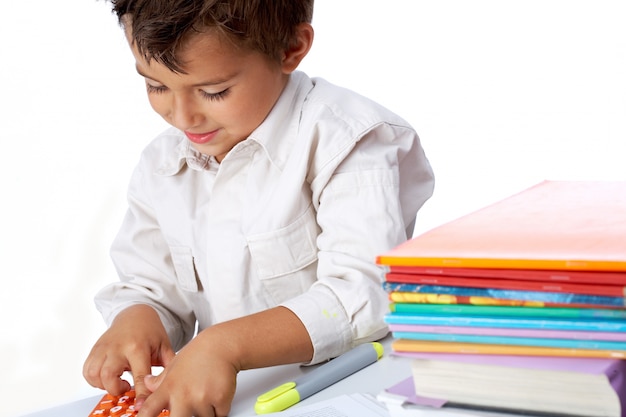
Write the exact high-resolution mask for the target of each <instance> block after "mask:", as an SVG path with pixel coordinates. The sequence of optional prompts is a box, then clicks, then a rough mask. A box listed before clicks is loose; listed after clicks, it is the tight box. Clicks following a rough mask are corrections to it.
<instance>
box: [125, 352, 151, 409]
mask: <svg viewBox="0 0 626 417" xmlns="http://www.w3.org/2000/svg"><path fill="white" fill-rule="evenodd" d="M147 359H148V358H145V357H141V358H139V359H135V360H133V361H132V362H131V365H130V372H131V373H132V375H133V383H134V384H135V396H136V400H135V406H136V407H137V408H138V409H139V408H141V407H142V405H143V402H144V400H145V399H146V398H148V396H149V395H150V394H151V393H152V390H151V389H149V388H148V387H146V384H145V379H146V377H147V376H149V375H151V373H152V367H151V365H150V362H149V361H147Z"/></svg>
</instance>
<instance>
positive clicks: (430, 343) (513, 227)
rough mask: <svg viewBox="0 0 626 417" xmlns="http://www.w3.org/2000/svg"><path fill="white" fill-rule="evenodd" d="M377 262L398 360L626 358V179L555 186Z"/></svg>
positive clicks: (474, 216)
mask: <svg viewBox="0 0 626 417" xmlns="http://www.w3.org/2000/svg"><path fill="white" fill-rule="evenodd" d="M377 261H378V263H379V264H380V265H382V266H384V267H385V268H386V273H385V282H384V286H385V289H386V290H387V292H388V293H389V297H390V301H391V312H390V313H389V314H388V315H387V316H386V321H387V323H388V324H389V327H390V329H391V331H392V333H393V336H394V338H395V340H394V342H393V343H392V348H393V350H394V352H395V353H397V354H404V355H407V356H413V357H416V358H419V357H420V355H424V354H427V355H431V354H440V355H442V357H441V360H447V359H446V358H447V357H448V358H449V356H450V355H453V356H454V355H456V356H463V355H469V356H466V358H469V357H473V358H482V357H484V355H486V357H487V358H489V357H491V360H492V361H495V360H496V359H495V357H499V358H498V360H502V356H510V358H516V357H524V358H526V359H525V360H526V361H528V358H529V357H530V358H535V359H536V361H541V360H544V361H545V358H551V359H553V360H563V359H564V358H570V359H571V358H574V359H575V363H580V361H584V360H585V358H588V359H590V360H595V359H605V360H608V361H609V362H606V363H605V365H606V364H608V363H613V362H615V360H618V361H619V360H621V359H624V358H626V182H595V181H544V182H542V183H540V184H537V185H535V186H533V187H531V188H529V189H526V190H524V191H522V192H520V193H518V194H516V195H513V196H511V197H509V198H506V199H504V200H502V201H500V202H497V203H495V204H493V205H491V206H488V207H485V208H483V209H480V210H478V211H476V212H473V213H470V214H468V215H466V216H464V217H461V218H459V219H457V220H455V221H452V222H450V223H447V224H444V225H442V226H439V227H437V228H435V229H433V230H431V231H429V232H426V233H424V234H422V235H420V236H417V237H415V238H413V239H411V240H409V241H407V242H405V243H404V244H402V245H400V246H398V247H396V248H395V249H393V250H391V251H389V252H388V253H384V254H381V255H380V256H379V257H378V259H377ZM458 354H461V355H458ZM510 358H506V359H510ZM593 358H595V359H593ZM427 359H428V360H429V361H432V360H433V358H432V357H428V358H427ZM576 361H578V362H576ZM469 362H473V361H469ZM487 362H489V360H488V361H487ZM513 362H515V363H518V364H519V363H520V361H519V360H515V361H513ZM620 362H621V361H620ZM455 363H456V364H457V365H459V366H458V369H462V368H463V367H464V366H466V365H461V364H462V363H466V364H467V363H468V361H465V362H459V361H456V362H455ZM508 363H509V364H510V363H512V362H511V361H509V362H508ZM524 363H525V364H526V365H528V366H530V365H529V364H528V362H524ZM483 365H484V363H483ZM501 365H502V364H499V366H501ZM522 367H523V368H524V367H526V366H525V365H524V366H522ZM606 367H608V365H606ZM618 368H619V369H620V371H619V372H618V373H619V375H620V376H621V379H624V378H625V377H626V375H623V371H622V369H623V367H618ZM464 375H465V376H467V375H468V374H467V372H466V373H465V374H464ZM453 376H454V377H461V375H460V374H458V375H457V374H454V375H453ZM465 379H467V378H465ZM468 382H471V381H468ZM492 382H493V381H492ZM498 382H502V381H496V383H495V386H498ZM416 385H417V384H416ZM444 385H447V386H451V385H450V384H449V383H446V384H444ZM470 385H471V384H470ZM465 386H467V387H468V388H467V389H469V386H468V384H465ZM499 386H501V387H503V388H504V387H506V386H507V385H506V384H500V385H499ZM609 386H610V384H609ZM622 391H623V389H622ZM428 393H429V394H430V395H432V392H431V391H428ZM446 395H449V393H447V394H446ZM624 395H626V393H625V394H624ZM579 397H580V396H579ZM552 411H554V410H552ZM574 415H576V413H574ZM588 415H596V414H588ZM597 415H605V414H597ZM606 415H615V414H610V413H609V414H606ZM616 415H621V414H616ZM624 415H626V412H625V413H624Z"/></svg>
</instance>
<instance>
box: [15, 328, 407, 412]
mask: <svg viewBox="0 0 626 417" xmlns="http://www.w3.org/2000/svg"><path fill="white" fill-rule="evenodd" d="M391 340H392V339H391V338H390V337H388V338H386V339H385V340H383V341H382V343H383V346H384V347H385V354H384V355H383V357H382V358H381V359H380V360H379V361H378V362H377V363H375V364H372V365H370V366H368V367H366V368H364V369H363V370H361V371H359V372H357V373H355V374H353V375H350V376H348V377H347V378H345V379H343V380H341V381H339V382H337V383H336V384H334V385H332V386H330V387H328V388H326V389H325V390H322V391H320V392H318V393H317V394H315V395H313V396H311V397H309V398H307V399H305V400H304V401H302V402H301V403H299V404H297V405H295V406H294V407H297V406H299V405H306V404H311V403H314V402H317V401H322V400H326V399H330V398H333V397H336V396H338V395H341V394H351V393H356V392H365V393H371V394H374V395H375V394H378V393H379V392H380V391H382V390H383V389H385V388H388V387H390V386H392V385H394V384H396V383H397V382H400V381H401V380H403V379H404V378H407V377H409V376H410V375H411V369H410V360H409V359H406V358H399V357H395V356H391V355H390V352H391V348H390V344H391ZM311 369H313V367H311V368H309V367H301V366H299V365H296V364H294V365H282V366H275V367H271V368H263V369H253V370H248V371H242V372H240V374H239V376H238V379H237V392H236V394H235V398H234V400H233V403H232V408H231V412H230V414H229V416H231V417H244V416H245V417H250V416H255V415H256V414H255V413H254V404H255V402H256V398H257V397H258V396H259V395H260V394H262V393H264V392H266V391H268V390H270V389H272V388H274V387H276V386H278V385H280V384H282V383H284V382H287V381H292V380H294V379H295V378H297V377H298V376H300V375H302V374H304V373H306V372H308V371H310V370H311ZM102 395H104V392H103V393H102ZM102 395H97V396H92V397H88V398H84V399H82V400H79V401H75V402H72V403H68V404H65V405H62V406H59V407H54V408H49V409H46V410H42V411H39V412H36V413H32V414H28V415H27V416H24V417H57V416H64V417H87V416H88V415H89V413H90V412H91V410H93V408H94V407H95V406H96V404H97V403H98V400H99V399H100V397H102Z"/></svg>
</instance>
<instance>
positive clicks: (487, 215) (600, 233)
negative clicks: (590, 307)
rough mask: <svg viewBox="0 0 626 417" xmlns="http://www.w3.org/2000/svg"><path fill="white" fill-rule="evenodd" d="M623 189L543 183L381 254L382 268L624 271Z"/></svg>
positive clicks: (623, 185)
mask: <svg viewBox="0 0 626 417" xmlns="http://www.w3.org/2000/svg"><path fill="white" fill-rule="evenodd" d="M625 236H626V182H623V181H621V182H620V181H611V182H599V181H544V182H542V183H539V184H537V185H535V186H533V187H531V188H529V189H526V190H524V191H522V192H520V193H518V194H515V195H513V196H511V197H509V198H506V199H504V200H502V201H500V202H497V203H495V204H492V205H490V206H487V207H485V208H482V209H480V210H478V211H475V212H473V213H470V214H468V215H466V216H463V217H461V218H459V219H457V220H453V221H451V222H449V223H446V224H444V225H442V226H439V227H436V228H434V229H432V230H430V231H428V232H426V233H424V234H422V235H420V236H417V237H415V238H413V239H411V240H409V241H407V242H405V243H404V244H401V245H399V246H398V247H396V248H395V249H393V250H391V251H389V252H387V253H384V254H381V255H380V256H378V258H377V262H378V263H379V264H381V265H394V266H428V267H458V268H488V269H530V270H583V271H621V272H624V271H626V238H625Z"/></svg>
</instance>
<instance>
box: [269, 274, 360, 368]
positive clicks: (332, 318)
mask: <svg viewBox="0 0 626 417" xmlns="http://www.w3.org/2000/svg"><path fill="white" fill-rule="evenodd" d="M281 305H282V306H283V307H286V308H288V309H289V310H291V311H292V312H293V313H294V314H295V315H296V316H298V318H299V319H300V321H302V324H304V327H305V328H306V330H307V331H308V333H309V336H310V337H311V343H312V344H313V359H312V360H311V362H309V363H308V364H307V365H313V364H316V363H319V362H323V361H325V360H328V359H331V358H334V357H337V356H339V355H341V354H342V353H344V352H346V351H347V350H349V349H351V348H352V345H353V341H354V336H353V334H352V328H351V326H350V321H349V319H348V317H347V315H346V312H345V310H344V309H343V307H342V306H341V303H339V301H338V300H337V297H335V295H334V294H333V293H332V292H331V291H330V290H329V289H328V288H326V287H323V286H317V287H313V288H311V289H310V290H309V291H308V292H306V293H305V294H302V295H300V296H298V297H295V298H292V299H290V300H287V301H285V302H284V303H282V304H281Z"/></svg>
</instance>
